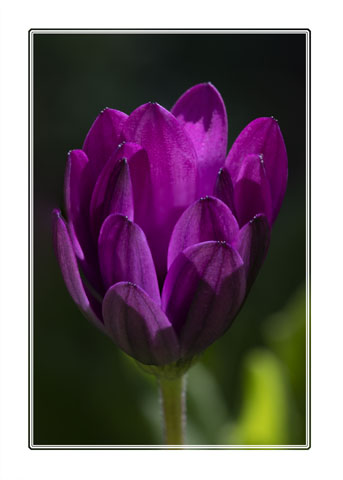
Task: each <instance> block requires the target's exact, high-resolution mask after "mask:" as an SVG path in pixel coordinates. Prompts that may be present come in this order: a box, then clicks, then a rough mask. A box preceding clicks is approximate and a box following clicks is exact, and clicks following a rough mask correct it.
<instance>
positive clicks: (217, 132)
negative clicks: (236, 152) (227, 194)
mask: <svg viewBox="0 0 343 480" xmlns="http://www.w3.org/2000/svg"><path fill="white" fill-rule="evenodd" d="M171 112H172V113H173V114H174V115H175V117H176V118H177V119H178V120H179V122H180V123H181V125H183V127H184V129H185V130H186V132H187V133H188V135H189V136H190V138H191V139H192V141H193V144H194V147H195V150H196V153H197V156H198V195H199V196H200V195H201V196H204V195H211V194H212V192H213V188H214V185H215V181H216V177H217V173H218V170H219V168H220V167H221V166H222V165H223V163H224V161H225V155H226V149H227V132H228V125H227V115H226V109H225V105H224V102H223V99H222V97H221V95H220V93H219V92H218V90H217V89H216V88H215V87H214V86H213V85H212V84H211V83H202V84H199V85H195V86H194V87H192V88H190V89H189V90H187V92H186V93H184V94H183V95H182V96H181V97H180V98H179V100H178V101H177V102H176V104H175V105H174V107H173V108H172V110H171Z"/></svg>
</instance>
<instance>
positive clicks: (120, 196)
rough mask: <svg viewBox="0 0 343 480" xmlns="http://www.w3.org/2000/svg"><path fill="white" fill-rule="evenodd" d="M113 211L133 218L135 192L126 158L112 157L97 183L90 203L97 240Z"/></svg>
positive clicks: (91, 217) (93, 228)
mask: <svg viewBox="0 0 343 480" xmlns="http://www.w3.org/2000/svg"><path fill="white" fill-rule="evenodd" d="M111 213H118V214H119V213H120V214H122V215H125V216H127V217H128V218H129V219H130V220H133V192H132V184H131V176H130V170H129V165H128V162H127V159H126V158H122V159H121V160H117V158H116V156H114V157H113V158H111V159H110V160H109V161H108V162H107V163H106V165H105V166H104V168H103V170H102V172H101V174H100V175H99V178H98V180H97V182H96V184H95V187H94V191H93V195H92V200H91V204H90V225H91V229H92V233H93V238H94V240H95V241H97V239H98V235H99V231H100V228H101V225H102V224H103V221H104V220H105V218H106V217H108V215H110V214H111Z"/></svg>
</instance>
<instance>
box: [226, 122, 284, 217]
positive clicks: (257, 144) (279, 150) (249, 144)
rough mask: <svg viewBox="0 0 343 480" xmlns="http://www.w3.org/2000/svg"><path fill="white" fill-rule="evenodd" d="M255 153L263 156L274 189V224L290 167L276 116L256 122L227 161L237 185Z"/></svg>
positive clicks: (236, 144) (242, 135) (242, 134)
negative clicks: (241, 171) (244, 165)
mask: <svg viewBox="0 0 343 480" xmlns="http://www.w3.org/2000/svg"><path fill="white" fill-rule="evenodd" d="M253 153H254V154H257V155H259V154H263V160H264V164H265V168H266V173H267V178H268V180H269V183H270V189H271V196H272V205H273V207H272V221H273V222H274V221H275V219H276V217H277V214H278V213H279V210H280V207H281V203H282V200H283V197H284V195H285V192H286V185H287V176H288V167H287V152H286V147H285V143H284V140H283V137H282V133H281V130H280V128H279V125H278V122H277V121H276V120H275V119H274V118H273V117H262V118H257V119H256V120H253V121H252V122H251V123H249V125H247V126H246V127H245V128H244V130H243V131H242V132H241V133H240V134H239V136H238V137H237V139H236V140H235V142H234V144H233V146H232V148H231V150H230V152H229V155H228V156H227V159H226V161H225V166H226V167H227V168H228V170H229V172H230V175H231V178H232V180H233V184H234V185H235V182H236V180H237V177H238V175H239V172H240V169H241V165H242V162H243V161H244V158H245V157H246V155H248V154H253Z"/></svg>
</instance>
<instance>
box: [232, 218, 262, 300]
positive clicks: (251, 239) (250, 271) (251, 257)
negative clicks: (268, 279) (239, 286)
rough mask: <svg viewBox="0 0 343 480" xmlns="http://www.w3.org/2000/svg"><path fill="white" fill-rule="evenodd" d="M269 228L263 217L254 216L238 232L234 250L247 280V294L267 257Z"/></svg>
mask: <svg viewBox="0 0 343 480" xmlns="http://www.w3.org/2000/svg"><path fill="white" fill-rule="evenodd" d="M269 242H270V226H269V223H268V219H267V217H266V216H265V215H261V214H260V215H256V216H255V217H254V218H253V219H252V220H250V221H249V222H248V223H247V224H246V225H244V227H243V228H242V229H241V230H240V231H239V234H238V236H237V240H236V242H235V245H234V246H235V248H236V249H237V251H238V252H239V254H240V255H241V257H242V259H243V262H244V268H245V272H246V278H247V293H248V291H249V290H250V288H251V285H252V284H253V282H254V281H255V279H256V277H257V274H258V272H259V270H260V268H261V266H262V264H263V262H264V259H265V257H266V255H267V251H268V247H269Z"/></svg>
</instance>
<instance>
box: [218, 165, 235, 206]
mask: <svg viewBox="0 0 343 480" xmlns="http://www.w3.org/2000/svg"><path fill="white" fill-rule="evenodd" d="M214 196H215V197H217V198H219V199H220V200H222V202H224V203H225V204H226V205H227V206H228V207H229V208H230V210H231V212H232V213H233V214H234V215H236V213H235V205H234V201H233V185H232V180H231V177H230V174H229V172H228V171H227V169H226V168H221V169H220V170H219V172H218V175H217V181H216V185H215V188H214Z"/></svg>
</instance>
